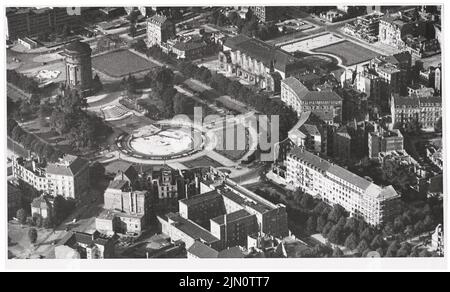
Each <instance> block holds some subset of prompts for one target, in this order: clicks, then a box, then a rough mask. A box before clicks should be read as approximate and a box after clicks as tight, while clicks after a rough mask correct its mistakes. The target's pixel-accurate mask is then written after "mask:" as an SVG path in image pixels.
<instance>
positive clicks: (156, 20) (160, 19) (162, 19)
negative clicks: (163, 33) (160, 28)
mask: <svg viewBox="0 0 450 292" xmlns="http://www.w3.org/2000/svg"><path fill="white" fill-rule="evenodd" d="M148 21H150V22H152V23H156V24H158V25H162V24H163V23H164V22H166V21H167V17H166V16H164V15H162V14H155V15H153V16H152V17H150V18H149V19H148Z"/></svg>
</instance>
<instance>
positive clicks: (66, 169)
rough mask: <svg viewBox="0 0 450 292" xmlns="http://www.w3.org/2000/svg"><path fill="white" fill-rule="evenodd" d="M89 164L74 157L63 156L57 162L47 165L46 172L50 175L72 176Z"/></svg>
mask: <svg viewBox="0 0 450 292" xmlns="http://www.w3.org/2000/svg"><path fill="white" fill-rule="evenodd" d="M88 165H89V162H88V161H87V160H85V159H83V158H80V157H77V156H74V155H65V156H64V157H63V158H61V159H60V161H59V162H56V163H49V164H48V165H47V167H46V172H47V173H50V174H57V175H65V176H74V175H76V174H77V173H78V172H79V171H80V170H81V169H83V168H84V167H86V166H88Z"/></svg>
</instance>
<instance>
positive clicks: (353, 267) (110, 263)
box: [0, 0, 450, 272]
mask: <svg viewBox="0 0 450 292" xmlns="http://www.w3.org/2000/svg"><path fill="white" fill-rule="evenodd" d="M169 3H170V4H169ZM309 3H311V2H309V1H292V0H288V1H287V0H283V1H280V2H274V1H267V0H259V1H255V0H247V1H239V0H228V1H223V0H222V1H217V0H209V1H205V0H193V1H180V0H173V1H170V2H167V1H161V0H155V1H142V0H141V1H138V0H128V1H124V0H96V1H92V0H90V1H89V0H78V1H77V2H76V4H77V6H122V5H123V4H127V6H148V5H152V6H168V5H170V6H242V5H243V4H246V5H249V4H250V5H264V4H265V5H267V6H270V5H276V6H302V5H304V6H309V5H310V4H309ZM344 3H345V4H349V5H373V4H377V5H383V4H384V5H442V6H443V9H442V31H443V33H442V39H443V44H442V46H443V47H444V48H450V45H449V38H447V34H448V33H447V25H448V21H447V20H446V16H449V15H450V13H449V11H448V10H449V9H448V7H450V5H445V4H444V3H443V0H441V2H438V1H430V0H421V1H412V0H409V1H408V0H407V1H404V0H396V1H394V2H388V1H376V3H374V2H373V1H353V0H345V1H344ZM68 4H69V3H68V1H62V0H52V1H49V0H34V1H29V0H25V1H18V0H12V1H11V0H7V1H6V3H3V4H2V12H1V13H2V15H1V18H2V21H1V23H0V28H2V29H1V30H0V31H1V32H5V31H6V28H5V25H6V17H5V8H6V7H8V6H63V7H64V6H70V5H68ZM70 4H72V3H70ZM314 4H315V5H318V6H319V5H336V1H334V2H332V1H326V0H325V1H323V0H316V1H314ZM339 4H342V3H340V2H339ZM5 40H6V33H2V34H1V42H2V44H3V46H4V44H5ZM1 58H2V64H6V49H2V53H1ZM448 63H449V62H448V60H447V58H446V51H445V49H444V50H442V64H443V69H444V70H443V72H442V74H443V76H442V78H443V80H446V78H447V75H448V74H447V72H448V68H449V64H448ZM0 75H1V81H0V82H1V83H0V84H1V88H2V91H3V93H4V94H3V98H4V106H3V107H2V110H3V117H4V118H5V119H6V71H5V70H4V69H3V70H1V72H0ZM449 78H450V77H449ZM446 84H447V83H446V82H443V90H442V93H443V128H444V129H445V130H447V129H450V125H449V123H450V119H448V118H447V117H446V115H445V114H444V113H445V111H446V109H447V108H448V101H447V97H446V95H447V93H448V89H447V86H446ZM0 129H1V130H0V135H1V137H6V121H5V123H2V125H1V126H0ZM2 141H3V148H2V149H1V154H2V159H3V161H6V159H5V158H6V149H7V147H6V139H3V140H2ZM447 142H448V137H447V135H444V136H443V147H444V174H445V175H446V177H444V221H445V223H447V224H444V225H445V226H449V224H448V223H449V222H448V214H447V210H448V209H447V207H448V206H447V204H448V202H447V196H446V194H447V189H448V183H447V179H446V178H448V177H449V176H448V174H447V162H448V158H449V153H448V151H447ZM0 171H1V174H0V175H1V180H2V185H3V190H2V191H0V193H1V194H2V199H3V203H4V204H3V208H0V220H1V221H2V222H3V226H4V230H3V232H0V236H1V241H0V242H1V247H2V248H1V253H0V257H1V260H2V261H3V262H4V264H3V265H0V269H6V270H8V271H159V272H163V271H192V272H195V271H211V272H220V271H222V272H225V271H236V272H237V271H245V272H263V271H265V272H270V271H273V272H282V271H444V270H446V271H448V270H449V262H448V251H447V253H446V256H445V257H444V258H371V259H368V258H350V259H348V258H314V259H309V258H298V259H293V258H292V259H291V258H289V259H242V260H237V259H220V260H218V259H208V260H206V259H202V260H187V259H124V260H122V259H105V260H31V259H28V260H17V259H14V260H8V259H7V248H8V247H7V220H6V218H7V217H6V214H7V204H6V200H7V194H6V192H7V184H6V167H2V168H0ZM447 229H448V228H447ZM445 231H446V232H444V233H445V246H446V248H447V250H448V246H447V243H448V240H447V239H448V232H447V230H445Z"/></svg>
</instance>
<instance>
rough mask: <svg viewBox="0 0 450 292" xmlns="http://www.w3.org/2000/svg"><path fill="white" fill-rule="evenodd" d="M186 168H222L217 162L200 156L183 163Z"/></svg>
mask: <svg viewBox="0 0 450 292" xmlns="http://www.w3.org/2000/svg"><path fill="white" fill-rule="evenodd" d="M183 164H184V165H185V166H186V167H189V168H198V167H211V166H212V167H222V166H223V165H222V164H220V163H219V162H217V161H215V160H213V159H211V158H209V157H208V156H201V157H199V158H196V159H193V160H190V161H186V162H183Z"/></svg>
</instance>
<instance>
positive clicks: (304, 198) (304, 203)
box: [300, 194, 313, 209]
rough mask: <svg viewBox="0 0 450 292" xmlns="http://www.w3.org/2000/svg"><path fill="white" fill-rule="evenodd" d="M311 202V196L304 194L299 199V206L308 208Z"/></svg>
mask: <svg viewBox="0 0 450 292" xmlns="http://www.w3.org/2000/svg"><path fill="white" fill-rule="evenodd" d="M312 202H313V198H312V197H311V195H309V194H304V195H303V196H302V199H301V201H300V206H301V207H302V208H305V209H309V208H311V205H312Z"/></svg>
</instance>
